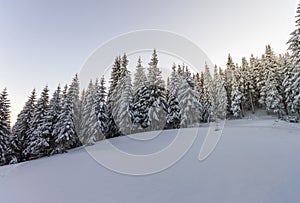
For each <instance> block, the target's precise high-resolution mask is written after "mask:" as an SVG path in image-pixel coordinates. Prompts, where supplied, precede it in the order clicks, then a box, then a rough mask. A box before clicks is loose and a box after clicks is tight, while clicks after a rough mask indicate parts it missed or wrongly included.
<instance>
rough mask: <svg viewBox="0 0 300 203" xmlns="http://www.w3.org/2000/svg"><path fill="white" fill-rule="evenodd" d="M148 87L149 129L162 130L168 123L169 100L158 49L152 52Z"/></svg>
mask: <svg viewBox="0 0 300 203" xmlns="http://www.w3.org/2000/svg"><path fill="white" fill-rule="evenodd" d="M147 78H148V88H149V94H150V95H149V111H148V119H147V120H148V121H147V124H148V126H149V130H160V129H163V128H164V127H165V125H166V111H167V101H166V95H165V82H164V80H163V79H162V72H161V70H160V69H159V68H158V57H157V53H156V50H155V49H154V51H153V53H152V58H151V61H150V62H149V68H148V77H147Z"/></svg>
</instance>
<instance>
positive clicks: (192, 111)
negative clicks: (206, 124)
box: [178, 72, 202, 128]
mask: <svg viewBox="0 0 300 203" xmlns="http://www.w3.org/2000/svg"><path fill="white" fill-rule="evenodd" d="M191 80H192V78H190V76H189V74H188V73H187V72H185V73H183V78H182V80H181V82H180V86H179V90H178V100H179V104H180V109H181V111H180V115H181V121H180V127H182V128H188V127H194V126H198V124H199V123H200V121H201V115H200V113H201V109H202V106H201V103H200V102H199V93H198V92H197V91H196V90H193V88H194V87H193V86H191V85H190V84H193V83H191ZM189 81H190V82H189Z"/></svg>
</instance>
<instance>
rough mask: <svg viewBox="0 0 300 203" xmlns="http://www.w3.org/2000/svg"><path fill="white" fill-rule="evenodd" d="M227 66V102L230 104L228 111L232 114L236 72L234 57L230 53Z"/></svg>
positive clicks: (225, 76)
mask: <svg viewBox="0 0 300 203" xmlns="http://www.w3.org/2000/svg"><path fill="white" fill-rule="evenodd" d="M226 65H227V68H226V69H225V72H224V81H225V86H224V87H225V89H226V94H227V104H228V109H227V111H228V113H230V114H232V111H231V98H232V95H231V92H232V86H233V80H234V78H233V77H234V72H235V65H234V63H233V60H232V57H231V56H230V54H229V55H228V60H227V64H226Z"/></svg>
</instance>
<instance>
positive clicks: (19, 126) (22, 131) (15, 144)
mask: <svg viewBox="0 0 300 203" xmlns="http://www.w3.org/2000/svg"><path fill="white" fill-rule="evenodd" d="M35 102H36V92H35V89H34V90H33V91H32V93H31V95H30V97H29V98H28V101H27V102H26V103H25V106H24V107H23V109H22V111H21V112H20V113H19V115H18V118H17V121H16V123H15V125H14V127H13V128H12V141H11V146H12V148H13V152H14V156H16V157H17V162H22V161H26V160H27V159H26V157H25V153H24V152H25V149H26V147H27V145H28V144H29V138H30V136H29V134H28V132H29V129H30V122H31V120H32V119H33V112H34V111H35Z"/></svg>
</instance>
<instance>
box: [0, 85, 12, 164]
mask: <svg viewBox="0 0 300 203" xmlns="http://www.w3.org/2000/svg"><path fill="white" fill-rule="evenodd" d="M7 96H8V94H7V89H6V88H5V89H4V90H3V91H2V93H1V94H0V166H1V165H4V164H7V163H9V161H10V159H11V155H12V152H11V149H10V146H9V136H10V112H9V108H10V103H9V100H8V98H7Z"/></svg>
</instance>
